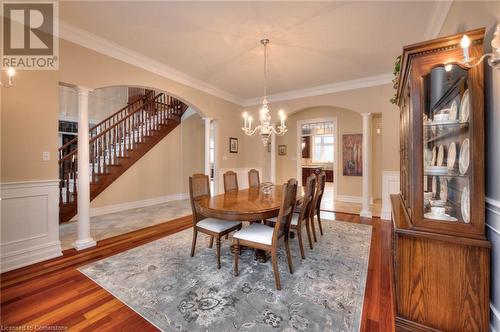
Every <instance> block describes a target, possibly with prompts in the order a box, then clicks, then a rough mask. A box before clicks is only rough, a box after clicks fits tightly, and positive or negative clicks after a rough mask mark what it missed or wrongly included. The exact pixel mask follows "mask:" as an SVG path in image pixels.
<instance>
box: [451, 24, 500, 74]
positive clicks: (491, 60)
mask: <svg viewBox="0 0 500 332" xmlns="http://www.w3.org/2000/svg"><path fill="white" fill-rule="evenodd" d="M470 44H471V41H470V39H469V37H467V35H464V36H463V37H462V40H461V41H460V47H462V49H463V52H464V60H463V64H464V65H465V66H466V67H469V68H472V67H475V66H477V65H479V64H480V63H481V62H482V61H483V60H484V59H486V58H488V64H489V65H490V66H491V67H493V68H496V69H500V24H498V25H497V27H496V30H495V33H494V34H493V39H492V40H491V49H492V53H486V54H484V55H483V56H482V57H481V58H479V60H478V61H477V62H474V61H473V60H474V59H471V58H470V56H469V46H470Z"/></svg>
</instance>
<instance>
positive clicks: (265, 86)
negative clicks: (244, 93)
mask: <svg viewBox="0 0 500 332" xmlns="http://www.w3.org/2000/svg"><path fill="white" fill-rule="evenodd" d="M264 99H267V43H264Z"/></svg>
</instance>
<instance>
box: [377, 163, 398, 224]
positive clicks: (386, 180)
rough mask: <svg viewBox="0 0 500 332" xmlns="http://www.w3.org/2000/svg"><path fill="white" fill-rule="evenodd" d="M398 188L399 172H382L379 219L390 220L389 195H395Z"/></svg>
mask: <svg viewBox="0 0 500 332" xmlns="http://www.w3.org/2000/svg"><path fill="white" fill-rule="evenodd" d="M399 191H400V187H399V171H382V210H381V211H380V219H384V220H391V196H390V195H391V194H397V193H399Z"/></svg>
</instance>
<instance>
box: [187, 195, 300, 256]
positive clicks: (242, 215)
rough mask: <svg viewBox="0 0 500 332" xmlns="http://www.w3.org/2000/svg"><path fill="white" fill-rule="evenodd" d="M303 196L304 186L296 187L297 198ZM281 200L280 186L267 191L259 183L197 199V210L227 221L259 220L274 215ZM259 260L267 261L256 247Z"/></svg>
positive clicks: (276, 214)
mask: <svg viewBox="0 0 500 332" xmlns="http://www.w3.org/2000/svg"><path fill="white" fill-rule="evenodd" d="M303 196H304V187H301V186H299V187H298V188H297V202H298V203H300V201H301V200H302V198H303ZM282 200H283V186H282V185H273V186H272V188H271V190H270V192H266V193H265V192H264V191H263V190H262V188H261V187H255V188H248V189H242V190H237V191H230V192H227V193H224V194H220V195H215V196H212V197H205V198H201V199H199V200H198V201H197V207H198V209H199V212H200V214H202V215H204V216H205V217H209V218H217V219H220V220H227V221H247V222H260V221H263V220H266V219H270V218H273V217H277V216H278V214H279V210H280V207H281V202H282ZM255 256H256V258H257V259H259V261H261V262H264V261H267V255H266V254H265V253H262V252H260V251H256V253H255Z"/></svg>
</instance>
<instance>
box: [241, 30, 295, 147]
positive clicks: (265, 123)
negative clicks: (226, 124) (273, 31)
mask: <svg viewBox="0 0 500 332" xmlns="http://www.w3.org/2000/svg"><path fill="white" fill-rule="evenodd" d="M260 43H261V44H262V45H263V46H264V99H263V100H262V108H261V109H260V113H259V120H260V124H259V125H258V126H257V127H255V128H254V129H252V120H253V118H252V117H251V116H249V115H248V113H247V112H244V113H243V118H244V119H245V120H244V127H243V128H241V129H242V130H243V132H244V133H245V134H246V135H248V136H252V135H253V134H255V133H256V132H257V131H260V136H261V138H262V143H263V144H264V146H267V142H268V141H269V138H270V137H271V135H272V134H273V133H274V134H275V135H277V136H283V135H285V133H286V132H287V129H286V126H285V119H286V116H285V112H283V110H280V111H279V112H278V114H279V116H280V125H279V126H278V127H277V129H276V128H275V127H274V125H273V124H271V115H270V114H269V107H268V106H267V104H268V101H267V44H269V39H267V38H266V39H262V40H261V41H260Z"/></svg>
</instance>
